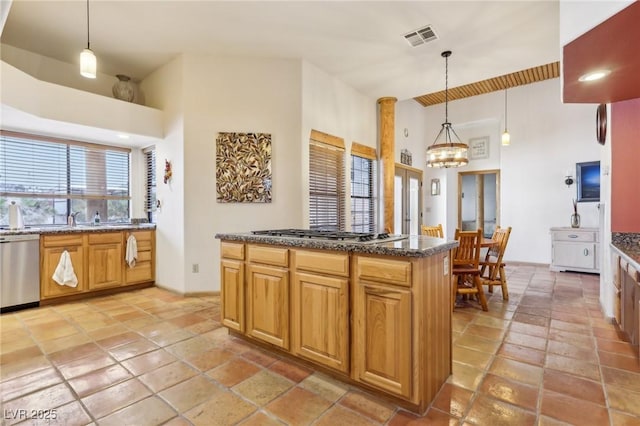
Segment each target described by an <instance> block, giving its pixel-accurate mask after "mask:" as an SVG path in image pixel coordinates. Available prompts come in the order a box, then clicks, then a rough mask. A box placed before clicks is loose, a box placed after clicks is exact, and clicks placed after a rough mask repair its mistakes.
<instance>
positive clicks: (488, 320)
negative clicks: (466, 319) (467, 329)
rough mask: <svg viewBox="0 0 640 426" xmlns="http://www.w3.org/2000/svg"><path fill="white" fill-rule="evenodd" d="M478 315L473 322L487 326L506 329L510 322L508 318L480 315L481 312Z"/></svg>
mask: <svg viewBox="0 0 640 426" xmlns="http://www.w3.org/2000/svg"><path fill="white" fill-rule="evenodd" d="M478 315H480V316H476V317H475V318H474V319H473V323H474V324H476V325H484V326H487V327H493V328H499V329H506V328H509V324H510V323H511V321H508V320H503V319H500V318H493V317H490V316H487V315H482V313H481V312H479V313H478Z"/></svg>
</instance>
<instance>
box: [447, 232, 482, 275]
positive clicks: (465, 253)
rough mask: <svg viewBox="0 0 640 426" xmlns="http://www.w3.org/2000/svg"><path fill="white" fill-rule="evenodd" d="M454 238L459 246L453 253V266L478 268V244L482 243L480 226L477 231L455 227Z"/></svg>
mask: <svg viewBox="0 0 640 426" xmlns="http://www.w3.org/2000/svg"><path fill="white" fill-rule="evenodd" d="M455 239H456V241H458V244H459V246H458V247H457V248H456V249H455V253H454V255H453V267H454V268H455V267H456V266H465V267H469V268H476V269H477V268H478V267H479V266H478V265H479V264H480V244H481V243H482V228H480V229H478V230H477V231H461V230H460V229H456V234H455Z"/></svg>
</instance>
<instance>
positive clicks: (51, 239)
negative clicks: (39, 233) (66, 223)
mask: <svg viewBox="0 0 640 426" xmlns="http://www.w3.org/2000/svg"><path fill="white" fill-rule="evenodd" d="M42 245H43V246H44V247H61V246H77V245H82V234H71V235H45V236H43V237H42Z"/></svg>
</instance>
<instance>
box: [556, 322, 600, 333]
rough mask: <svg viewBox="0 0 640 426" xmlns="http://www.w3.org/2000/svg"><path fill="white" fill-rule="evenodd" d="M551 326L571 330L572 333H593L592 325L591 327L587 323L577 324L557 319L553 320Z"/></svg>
mask: <svg viewBox="0 0 640 426" xmlns="http://www.w3.org/2000/svg"><path fill="white" fill-rule="evenodd" d="M550 327H551V328H557V329H560V330H564V331H570V332H572V333H579V334H586V335H590V334H591V327H589V326H588V325H586V324H576V323H572V322H566V321H561V320H557V319H552V320H551V324H550Z"/></svg>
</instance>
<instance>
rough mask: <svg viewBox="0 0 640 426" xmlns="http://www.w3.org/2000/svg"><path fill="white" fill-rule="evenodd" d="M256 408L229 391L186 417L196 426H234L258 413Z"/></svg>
mask: <svg viewBox="0 0 640 426" xmlns="http://www.w3.org/2000/svg"><path fill="white" fill-rule="evenodd" d="M256 408H257V407H256V406H255V405H253V404H250V403H249V402H247V401H245V400H243V399H242V398H240V397H239V396H237V395H234V394H233V393H231V392H228V391H218V392H216V393H215V394H214V395H212V397H211V398H210V399H209V400H208V401H207V402H205V403H203V404H201V405H198V406H197V407H194V408H192V409H191V410H189V411H187V412H186V413H184V416H185V417H186V418H187V419H188V420H189V421H190V422H191V423H193V424H194V425H195V426H200V425H201V426H213V425H216V426H225V425H234V424H236V423H238V422H239V421H240V420H242V419H244V418H247V417H249V415H250V414H251V413H253V412H254V411H256Z"/></svg>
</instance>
